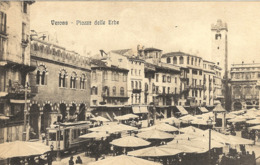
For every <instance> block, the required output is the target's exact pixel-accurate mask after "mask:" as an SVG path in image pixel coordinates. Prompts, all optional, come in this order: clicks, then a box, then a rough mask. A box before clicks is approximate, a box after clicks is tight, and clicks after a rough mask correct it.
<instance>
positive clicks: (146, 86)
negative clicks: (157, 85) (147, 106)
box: [144, 83, 148, 91]
mask: <svg viewBox="0 0 260 165" xmlns="http://www.w3.org/2000/svg"><path fill="white" fill-rule="evenodd" d="M144 86H145V91H148V84H147V83H145V85H144Z"/></svg>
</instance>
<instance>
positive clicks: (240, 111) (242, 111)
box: [230, 109, 246, 115]
mask: <svg viewBox="0 0 260 165" xmlns="http://www.w3.org/2000/svg"><path fill="white" fill-rule="evenodd" d="M245 112H246V110H244V109H242V110H239V111H232V112H230V114H234V115H239V114H244V113H245Z"/></svg>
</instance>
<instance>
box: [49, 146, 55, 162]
mask: <svg viewBox="0 0 260 165" xmlns="http://www.w3.org/2000/svg"><path fill="white" fill-rule="evenodd" d="M50 148H51V154H50V160H49V161H50V162H52V153H53V148H54V146H53V144H51V145H50ZM49 161H48V162H49Z"/></svg>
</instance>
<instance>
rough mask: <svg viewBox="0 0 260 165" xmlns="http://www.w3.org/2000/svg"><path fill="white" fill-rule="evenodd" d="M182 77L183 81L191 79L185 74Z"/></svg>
mask: <svg viewBox="0 0 260 165" xmlns="http://www.w3.org/2000/svg"><path fill="white" fill-rule="evenodd" d="M180 79H181V81H188V80H189V78H188V77H186V76H184V75H181V76H180Z"/></svg>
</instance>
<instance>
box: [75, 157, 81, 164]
mask: <svg viewBox="0 0 260 165" xmlns="http://www.w3.org/2000/svg"><path fill="white" fill-rule="evenodd" d="M76 164H82V160H81V158H80V156H78V157H77V160H76Z"/></svg>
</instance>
